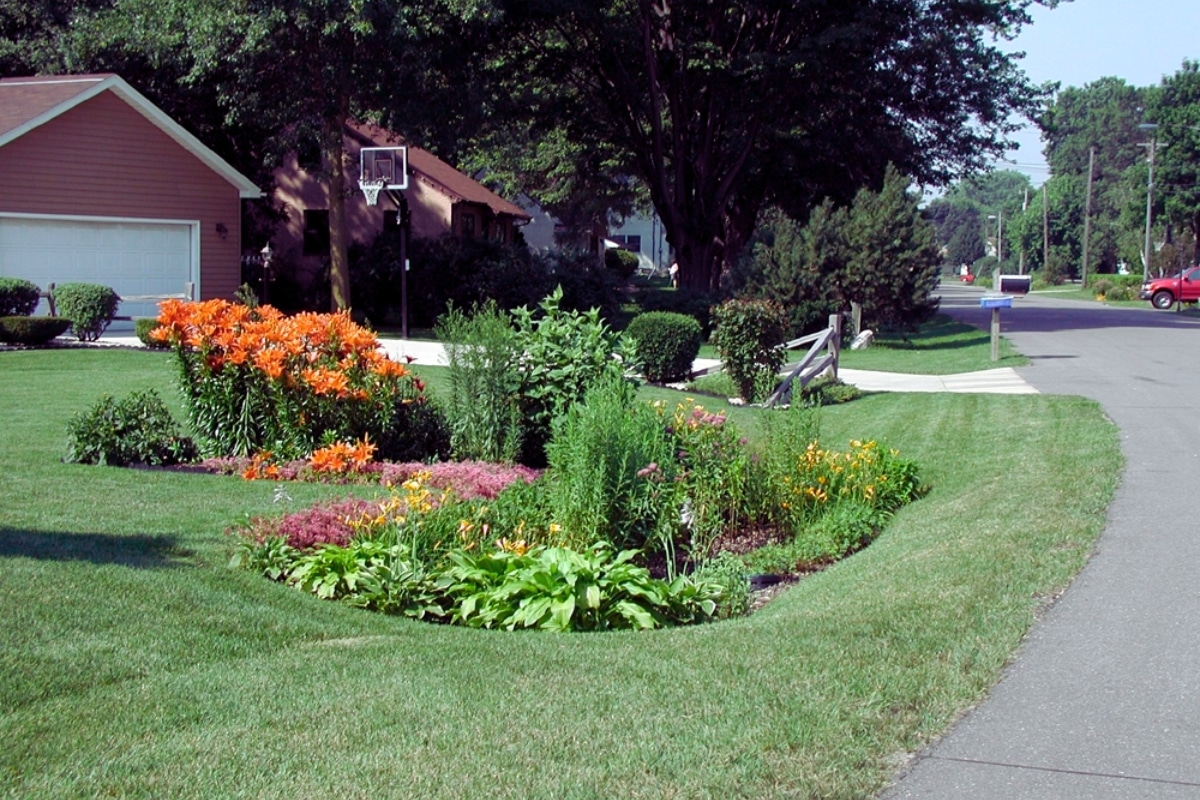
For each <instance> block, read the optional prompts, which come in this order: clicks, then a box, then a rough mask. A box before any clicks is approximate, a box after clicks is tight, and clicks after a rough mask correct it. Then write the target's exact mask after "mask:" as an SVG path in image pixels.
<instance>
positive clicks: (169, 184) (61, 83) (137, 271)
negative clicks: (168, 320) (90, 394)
mask: <svg viewBox="0 0 1200 800" xmlns="http://www.w3.org/2000/svg"><path fill="white" fill-rule="evenodd" d="M259 196H261V192H260V191H259V189H258V188H257V187H256V186H255V185H254V183H253V182H252V181H251V180H250V179H249V178H247V177H246V176H244V175H242V174H241V173H239V172H238V171H237V170H235V169H234V168H233V167H232V166H230V164H229V163H227V162H226V161H224V160H223V159H222V158H221V157H220V156H218V155H217V154H216V153H214V152H213V151H212V150H210V149H209V148H208V147H206V146H205V145H204V144H202V143H201V142H200V141H199V140H198V139H197V138H196V137H195V136H193V135H192V134H190V133H188V132H187V131H186V130H184V129H183V128H182V127H181V126H180V125H179V124H178V123H176V122H175V121H174V120H172V119H171V118H170V117H168V116H167V115H166V114H165V113H164V112H163V111H162V110H161V109H159V108H158V107H157V106H155V105H154V104H153V103H151V102H150V101H149V100H147V99H146V98H145V97H144V96H142V95H141V94H140V93H138V92H137V91H136V90H135V89H134V88H133V87H131V86H130V85H129V84H128V83H126V82H125V81H123V80H121V78H119V77H118V76H116V75H56V76H46V77H31V78H4V79H2V80H0V275H2V276H8V277H18V278H26V279H28V280H31V281H33V282H34V283H36V284H38V285H39V286H40V287H41V288H42V289H43V290H45V289H46V288H47V285H48V284H50V283H55V284H62V283H67V282H74V281H79V282H85V283H99V284H104V285H106V286H111V287H112V288H113V289H115V290H116V292H117V293H118V294H120V295H123V296H136V295H141V296H159V295H181V294H190V296H191V297H193V298H194V299H208V298H215V297H232V296H233V294H234V292H235V291H236V290H237V288H238V286H239V285H241V282H242V278H241V254H242V241H241V239H242V235H241V230H242V223H241V219H242V200H243V199H248V198H256V197H259ZM118 313H120V314H122V315H126V316H153V315H154V314H155V313H157V309H156V302H155V301H147V302H137V303H132V302H127V303H122V306H121V310H120V311H119V312H118Z"/></svg>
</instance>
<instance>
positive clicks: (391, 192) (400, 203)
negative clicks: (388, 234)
mask: <svg viewBox="0 0 1200 800" xmlns="http://www.w3.org/2000/svg"><path fill="white" fill-rule="evenodd" d="M387 195H388V197H389V198H391V201H392V202H393V203H395V204H396V223H397V224H398V225H399V226H400V338H401V339H407V338H408V224H409V217H408V198H407V197H405V196H404V192H403V191H399V190H396V189H388V190H387Z"/></svg>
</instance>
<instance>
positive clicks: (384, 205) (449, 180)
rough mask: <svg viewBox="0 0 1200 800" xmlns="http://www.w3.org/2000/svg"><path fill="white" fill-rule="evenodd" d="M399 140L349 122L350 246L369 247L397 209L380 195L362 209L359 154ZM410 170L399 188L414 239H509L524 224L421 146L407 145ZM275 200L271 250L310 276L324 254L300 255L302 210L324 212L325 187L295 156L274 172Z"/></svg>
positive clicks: (522, 215) (516, 211)
mask: <svg viewBox="0 0 1200 800" xmlns="http://www.w3.org/2000/svg"><path fill="white" fill-rule="evenodd" d="M402 143H403V142H401V141H400V140H399V139H398V138H396V137H395V135H394V134H391V133H390V132H388V131H386V130H383V129H381V128H378V127H376V126H374V125H366V124H363V125H351V126H350V127H349V128H348V129H347V133H346V138H345V150H346V153H347V159H346V176H347V182H346V189H347V197H346V225H347V232H348V233H349V236H350V240H351V241H352V242H357V243H359V244H370V243H371V242H372V241H373V240H374V239H375V237H376V236H377V235H379V233H380V232H381V231H382V230H383V227H384V218H385V214H387V213H388V212H393V213H394V212H395V211H396V206H395V204H394V203H393V202H392V201H391V200H390V199H389V198H388V197H386V196H385V195H381V196H380V198H379V204H378V205H376V206H369V205H367V203H366V200H365V199H364V198H363V195H362V192H361V191H359V189H358V153H359V150H360V149H361V148H363V147H391V146H397V145H399V144H402ZM408 169H409V176H408V188H407V189H405V190H404V196H405V198H406V199H407V201H408V208H409V220H410V226H411V227H410V229H409V230H410V233H411V235H412V237H413V238H416V239H423V238H424V239H434V238H437V237H439V236H442V235H444V234H447V233H453V234H455V235H458V236H467V235H474V236H491V237H493V238H501V239H503V240H504V241H507V242H511V241H513V240H514V237H515V232H516V228H517V226H518V225H519V224H521V223H523V222H528V221H529V219H530V218H529V215H528V214H527V213H526V212H525V211H524V209H522V208H520V207H519V206H516V205H514V204H512V203H509V202H508V201H506V200H504V199H503V198H501V197H498V196H497V195H495V194H494V193H492V192H491V191H490V190H488V189H487V188H486V187H484V186H482V185H480V184H479V183H478V182H476V181H474V180H472V179H471V178H469V177H468V176H466V175H463V174H462V173H461V172H458V171H457V170H455V169H454V168H453V167H451V166H450V165H449V164H447V163H446V162H444V161H442V160H441V159H439V158H437V157H436V156H434V155H433V154H432V153H430V152H428V151H426V150H423V149H421V148H419V147H413V146H409V148H408ZM274 199H275V202H276V203H277V205H278V206H279V207H280V209H281V210H282V212H283V214H284V222H283V223H282V224H281V225H280V226H279V228H278V229H277V230H276V232H275V235H274V237H272V246H273V247H274V248H275V251H276V252H277V253H279V255H280V257H281V258H282V259H283V260H284V261H286V262H290V263H292V264H294V265H296V266H298V267H300V269H301V270H302V271H307V272H310V273H313V272H315V271H316V270H317V269H319V268H320V266H321V265H322V263H323V261H324V260H325V256H324V255H323V254H321V255H314V254H309V255H306V254H305V253H304V227H305V219H304V212H305V211H321V210H325V209H328V208H329V194H328V190H327V188H326V184H325V183H324V181H323V180H322V178H321V177H320V176H319V175H317V174H314V173H310V172H308V171H307V170H305V169H304V168H303V167H301V166H300V165H299V163H298V161H297V158H296V155H295V154H292V155H290V156H289V157H288V158H287V159H285V160H284V163H283V165H282V166H281V167H280V168H279V169H278V170H276V172H275V196H274ZM467 216H470V217H472V218H473V222H474V224H473V225H470V230H468V227H467V225H464V222H463V220H464V217H467ZM472 230H473V231H474V233H473V234H472V233H471V231H472Z"/></svg>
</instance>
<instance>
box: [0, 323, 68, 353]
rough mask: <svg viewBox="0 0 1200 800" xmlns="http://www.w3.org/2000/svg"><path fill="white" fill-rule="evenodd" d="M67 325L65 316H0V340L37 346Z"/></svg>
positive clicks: (65, 328)
mask: <svg viewBox="0 0 1200 800" xmlns="http://www.w3.org/2000/svg"><path fill="white" fill-rule="evenodd" d="M69 327H71V320H69V319H67V318H66V317H20V316H18V317H0V342H7V343H8V344H24V345H30V346H32V347H37V346H39V345H43V344H45V343H46V342H48V341H50V340H51V339H53V338H54V337H55V336H58V335H59V334H61V333H64V332H65V331H66V330H67V328H69Z"/></svg>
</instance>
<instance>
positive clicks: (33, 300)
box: [0, 278, 39, 317]
mask: <svg viewBox="0 0 1200 800" xmlns="http://www.w3.org/2000/svg"><path fill="white" fill-rule="evenodd" d="M38 294H39V290H38V287H37V284H36V283H34V282H33V281H27V280H25V279H24V278H0V317H27V316H29V315H30V314H32V313H33V310H34V309H35V308H37V304H38V299H39V298H38Z"/></svg>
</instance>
